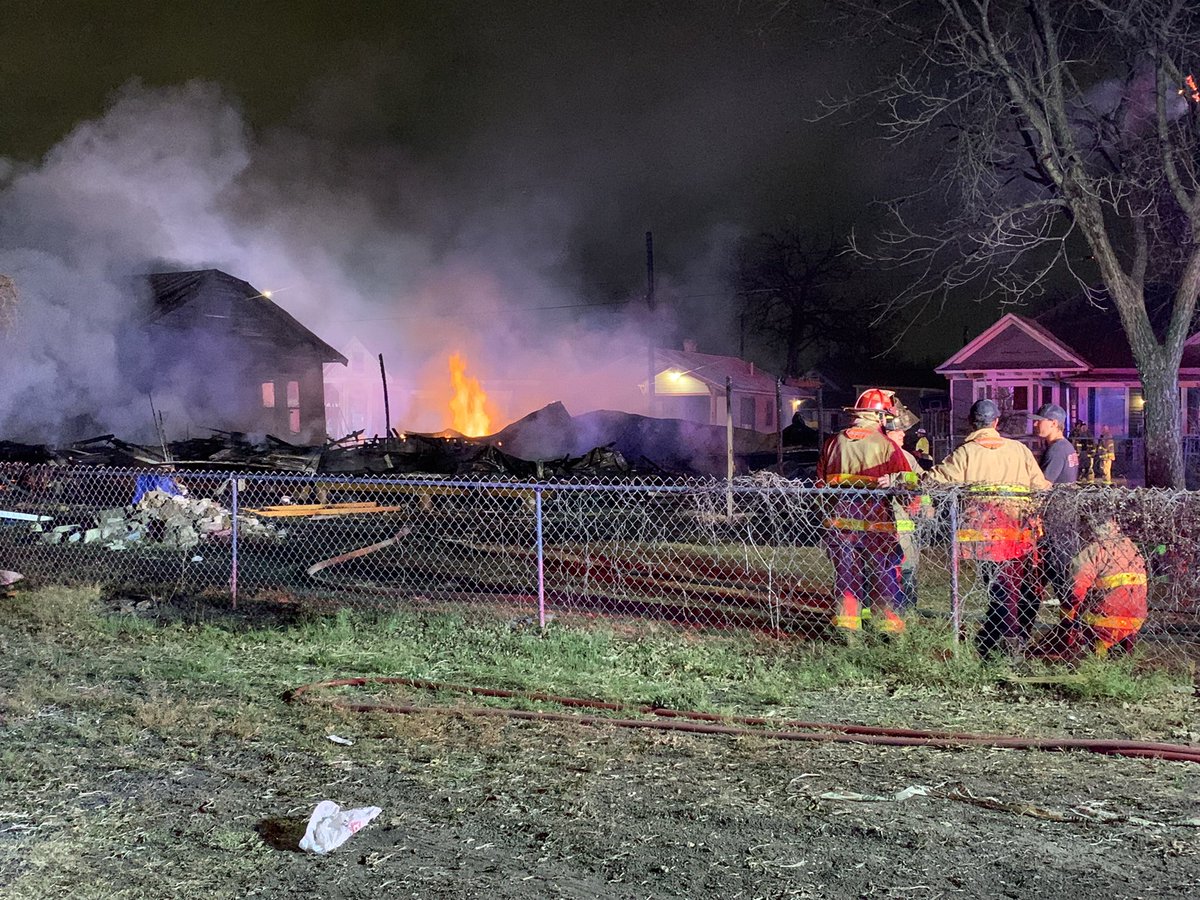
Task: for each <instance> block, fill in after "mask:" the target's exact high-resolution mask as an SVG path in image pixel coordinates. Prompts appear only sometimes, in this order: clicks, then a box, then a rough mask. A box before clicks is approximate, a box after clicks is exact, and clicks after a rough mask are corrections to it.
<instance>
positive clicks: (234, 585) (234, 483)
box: [229, 472, 238, 609]
mask: <svg viewBox="0 0 1200 900" xmlns="http://www.w3.org/2000/svg"><path fill="white" fill-rule="evenodd" d="M229 521H230V531H231V540H232V544H233V562H232V564H231V566H230V569H229V596H230V598H231V599H232V600H233V608H234V609H237V594H238V473H237V472H234V473H233V477H232V478H230V479H229Z"/></svg>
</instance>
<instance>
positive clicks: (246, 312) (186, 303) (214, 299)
mask: <svg viewBox="0 0 1200 900" xmlns="http://www.w3.org/2000/svg"><path fill="white" fill-rule="evenodd" d="M146 280H147V282H148V283H149V285H150V290H151V292H152V293H153V296H154V310H153V312H152V313H151V315H150V323H151V324H153V325H159V326H162V327H164V328H177V329H181V330H182V329H188V328H196V327H205V328H213V327H214V326H221V327H223V330H224V331H225V332H226V333H228V334H229V335H231V336H234V337H237V338H239V339H241V340H244V341H247V342H248V343H258V344H266V345H269V346H271V347H274V348H277V349H281V350H285V351H294V350H307V351H309V352H311V353H313V354H314V355H316V356H317V357H319V358H320V360H321V362H338V363H342V364H343V365H345V364H346V357H344V356H343V355H342V354H341V353H339V352H338V351H337V350H335V349H333V347H331V346H329V344H327V343H325V342H324V341H323V340H321V339H320V338H319V337H317V336H316V335H315V334H313V333H312V332H311V331H309V330H308V329H307V328H305V327H304V326H303V325H302V324H300V322H298V321H297V320H296V319H295V318H294V317H293V316H291V315H290V314H288V313H287V312H285V311H284V310H283V309H282V308H281V307H279V306H278V305H276V304H275V303H274V302H272V301H271V300H269V299H268V298H267V297H264V296H263V293H262V291H260V290H258V289H256V288H255V287H253V286H252V285H251V284H250V283H249V282H246V281H242V280H241V279H240V278H234V277H233V276H232V275H229V274H227V273H225V272H222V271H221V270H220V269H199V270H196V271H191V272H156V273H154V274H151V275H147V276H146Z"/></svg>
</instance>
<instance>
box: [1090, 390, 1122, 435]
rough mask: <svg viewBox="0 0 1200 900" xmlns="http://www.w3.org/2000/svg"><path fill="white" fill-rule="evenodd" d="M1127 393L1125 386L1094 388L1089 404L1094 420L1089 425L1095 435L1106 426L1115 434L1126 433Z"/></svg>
mask: <svg viewBox="0 0 1200 900" xmlns="http://www.w3.org/2000/svg"><path fill="white" fill-rule="evenodd" d="M1125 393H1126V391H1125V388H1123V387H1097V388H1092V398H1091V403H1089V404H1088V406H1089V407H1090V408H1091V412H1092V421H1090V422H1088V425H1089V426H1090V428H1091V431H1092V435H1093V436H1094V437H1097V436H1099V434H1100V431H1101V430H1102V429H1104V428H1108V430H1109V431H1110V432H1112V434H1114V435H1121V434H1124V433H1125Z"/></svg>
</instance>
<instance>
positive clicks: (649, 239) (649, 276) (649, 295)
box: [646, 231, 656, 416]
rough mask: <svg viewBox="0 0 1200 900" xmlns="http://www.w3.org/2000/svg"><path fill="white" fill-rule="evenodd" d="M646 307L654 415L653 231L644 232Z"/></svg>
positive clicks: (649, 394)
mask: <svg viewBox="0 0 1200 900" xmlns="http://www.w3.org/2000/svg"><path fill="white" fill-rule="evenodd" d="M646 309H647V311H648V312H649V313H650V328H649V332H650V342H649V344H648V345H647V347H646V372H647V376H646V409H647V412H648V414H649V415H651V416H653V415H654V376H655V374H656V373H655V365H654V355H655V354H654V232H652V231H647V232H646Z"/></svg>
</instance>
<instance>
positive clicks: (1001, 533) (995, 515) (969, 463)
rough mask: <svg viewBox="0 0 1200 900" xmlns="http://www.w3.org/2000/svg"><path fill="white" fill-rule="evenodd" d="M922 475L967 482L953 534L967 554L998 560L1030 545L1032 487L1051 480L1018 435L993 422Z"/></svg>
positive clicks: (1045, 486)
mask: <svg viewBox="0 0 1200 900" xmlns="http://www.w3.org/2000/svg"><path fill="white" fill-rule="evenodd" d="M925 478H927V479H928V480H929V481H932V482H934V483H937V484H966V485H969V486H970V488H969V490H968V493H967V497H966V498H965V502H964V504H963V514H962V523H961V526H960V528H959V530H958V534H957V535H956V537H957V540H958V542H959V545H960V547H961V550H962V555H963V556H964V557H965V558H966V559H984V560H992V561H997V562H998V561H1003V560H1007V559H1016V558H1018V557H1021V556H1025V555H1026V554H1028V553H1030V552H1031V551H1032V550H1033V545H1034V540H1035V537H1036V535H1035V533H1034V529H1033V527H1032V525H1031V524H1030V518H1031V517H1032V515H1033V512H1034V503H1033V497H1032V493H1033V492H1034V491H1041V490H1047V489H1049V488H1050V482H1049V481H1047V480H1046V478H1045V476H1044V475H1042V470H1041V469H1040V468H1038V464H1037V460H1035V459H1034V458H1033V453H1031V452H1030V450H1029V448H1028V447H1026V446H1025V445H1024V444H1022V443H1021V442H1020V441H1014V440H1011V439H1010V438H1006V437H1002V436H1001V435H1000V433H999V432H997V431H996V429H994V428H980V429H979V430H978V431H973V432H972V433H971V434H969V435H967V437H966V439H965V440H964V441H963V442H962V444H960V445H959V446H958V447H956V448H955V450H954V452H953V453H951V454H950V455H949V456H948V457H946V459H945V460H943V461H942V462H941V463H940V464H939V465H936V466H934V467H933V468H932V469H930V470H929V471H928V472H926V473H925Z"/></svg>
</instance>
